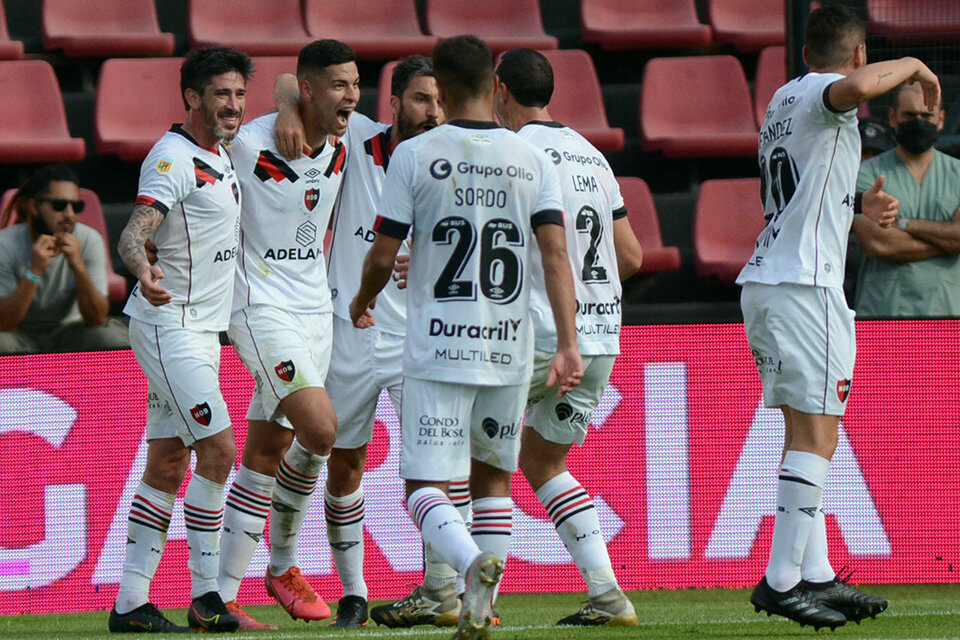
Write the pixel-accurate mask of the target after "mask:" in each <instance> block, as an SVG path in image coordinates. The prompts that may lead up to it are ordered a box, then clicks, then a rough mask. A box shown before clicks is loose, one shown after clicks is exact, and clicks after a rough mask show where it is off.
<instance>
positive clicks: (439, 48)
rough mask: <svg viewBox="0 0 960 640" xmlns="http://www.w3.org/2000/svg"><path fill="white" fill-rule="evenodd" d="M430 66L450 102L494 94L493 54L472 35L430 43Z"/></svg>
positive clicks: (482, 42)
mask: <svg viewBox="0 0 960 640" xmlns="http://www.w3.org/2000/svg"><path fill="white" fill-rule="evenodd" d="M431 57H432V58H433V69H434V75H435V77H436V78H437V85H439V86H440V87H441V88H442V89H443V90H444V92H445V93H446V94H447V96H448V97H449V99H450V100H451V101H453V102H464V101H466V100H469V99H471V98H478V97H481V96H483V95H485V94H487V93H489V94H491V95H492V94H493V55H492V54H491V53H490V48H489V47H488V46H487V45H486V43H485V42H484V41H483V40H481V39H480V38H478V37H477V36H474V35H465V36H454V37H452V38H446V39H445V40H441V41H440V42H438V43H437V44H436V45H434V47H433V53H432V55H431Z"/></svg>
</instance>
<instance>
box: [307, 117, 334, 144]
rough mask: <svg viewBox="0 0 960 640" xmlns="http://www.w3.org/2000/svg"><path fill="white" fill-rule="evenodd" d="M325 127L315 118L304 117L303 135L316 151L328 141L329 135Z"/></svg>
mask: <svg viewBox="0 0 960 640" xmlns="http://www.w3.org/2000/svg"><path fill="white" fill-rule="evenodd" d="M329 135H330V134H329V132H327V131H326V130H325V129H324V128H323V127H321V126H320V124H319V123H317V122H316V120H315V119H313V118H310V119H307V118H304V120H303V137H304V138H305V141H306V143H307V146H309V147H310V148H311V149H313V150H314V151H316V150H317V149H318V148H320V147H322V146H323V145H324V143H326V141H327V136H329Z"/></svg>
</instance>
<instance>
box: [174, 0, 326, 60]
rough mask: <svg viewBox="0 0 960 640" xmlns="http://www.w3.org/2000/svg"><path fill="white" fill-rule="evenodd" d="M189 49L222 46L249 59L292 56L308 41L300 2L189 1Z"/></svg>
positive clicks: (283, 0)
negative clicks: (241, 53) (249, 57)
mask: <svg viewBox="0 0 960 640" xmlns="http://www.w3.org/2000/svg"><path fill="white" fill-rule="evenodd" d="M187 31H188V32H189V34H190V47H191V48H193V49H199V48H201V47H213V46H225V47H234V48H235V49H239V50H240V51H245V52H247V53H248V54H250V55H251V56H295V55H297V54H298V53H300V49H302V48H303V46H304V45H306V44H307V43H309V42H311V41H312V40H313V38H311V37H310V36H309V35H308V34H307V30H306V29H305V28H304V26H303V17H302V14H301V9H300V0H270V1H269V2H267V1H265V0H231V1H230V2H229V3H224V2H221V0H190V8H189V10H188V15H187Z"/></svg>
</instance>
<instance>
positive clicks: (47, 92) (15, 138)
mask: <svg viewBox="0 0 960 640" xmlns="http://www.w3.org/2000/svg"><path fill="white" fill-rule="evenodd" d="M85 150H86V147H85V145H84V142H83V140H82V139H81V138H71V137H70V130H69V128H68V127H67V114H66V111H65V110H64V107H63V96H62V95H61V94H60V86H59V85H58V84H57V78H56V76H55V75H54V73H53V67H51V66H50V64H49V63H47V62H45V61H43V60H12V61H7V62H0V163H4V164H9V163H16V162H58V161H64V162H74V161H76V160H82V159H83V158H84V156H85Z"/></svg>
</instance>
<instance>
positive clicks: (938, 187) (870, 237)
mask: <svg viewBox="0 0 960 640" xmlns="http://www.w3.org/2000/svg"><path fill="white" fill-rule="evenodd" d="M943 117H944V111H943V109H942V108H941V105H939V104H938V105H937V107H936V109H929V108H927V107H925V106H924V104H923V93H922V92H921V90H920V88H919V86H917V85H901V86H900V87H898V88H897V90H896V91H895V93H894V96H893V106H892V107H891V108H890V125H891V126H892V127H893V130H894V132H895V133H896V139H897V146H896V147H895V148H894V149H892V150H890V151H887V152H886V153H882V154H880V155H879V156H877V157H876V158H873V159H871V160H869V161H867V162H865V163H864V164H863V165H862V166H861V167H860V175H859V177H858V179H857V191H865V190H866V189H867V188H868V187H869V186H870V185H872V184H873V183H874V182H875V181H876V179H877V178H878V177H879V176H881V175H883V176H884V177H885V185H886V186H885V187H884V190H885V191H886V192H887V193H889V194H891V195H893V196H895V197H896V198H898V199H899V200H900V207H899V209H900V213H899V216H898V218H897V224H896V226H895V227H890V228H887V229H883V228H880V227H879V226H877V225H876V224H874V223H873V222H871V221H870V220H867V219H864V217H863V216H858V217H857V218H856V219H854V221H853V231H854V232H855V233H856V235H857V238H858V239H859V240H860V244H861V245H862V247H863V254H864V256H863V258H862V261H861V265H860V273H859V278H858V281H857V291H856V298H855V304H854V306H855V308H856V310H857V316H858V317H860V318H875V317H916V316H926V317H930V316H939V317H943V316H960V258H958V255H957V254H958V253H960V217H958V215H957V214H958V208H960V160H957V159H956V158H953V157H951V156H948V155H946V154H945V153H942V152H940V151H937V150H936V149H934V146H933V145H934V143H936V141H937V136H938V134H939V132H940V130H941V129H943Z"/></svg>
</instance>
